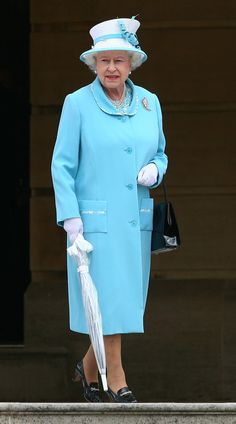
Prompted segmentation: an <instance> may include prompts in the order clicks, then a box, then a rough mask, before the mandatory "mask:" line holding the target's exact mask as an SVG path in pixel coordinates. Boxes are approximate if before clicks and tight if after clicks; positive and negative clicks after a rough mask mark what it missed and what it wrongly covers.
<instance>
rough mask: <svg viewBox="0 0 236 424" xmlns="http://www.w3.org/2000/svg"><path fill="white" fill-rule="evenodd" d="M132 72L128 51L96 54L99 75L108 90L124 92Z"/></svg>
mask: <svg viewBox="0 0 236 424" xmlns="http://www.w3.org/2000/svg"><path fill="white" fill-rule="evenodd" d="M130 70H131V62H130V58H129V55H128V52H126V51H122V50H120V51H105V52H99V53H97V54H96V71H97V75H98V78H99V79H100V82H101V84H102V85H103V87H105V88H106V89H107V90H111V89H122V90H123V88H124V83H125V81H126V80H127V78H128V75H129V73H130Z"/></svg>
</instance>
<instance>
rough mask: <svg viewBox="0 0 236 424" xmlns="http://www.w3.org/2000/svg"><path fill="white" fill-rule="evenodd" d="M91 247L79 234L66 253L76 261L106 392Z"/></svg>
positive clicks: (100, 326) (101, 334)
mask: <svg viewBox="0 0 236 424" xmlns="http://www.w3.org/2000/svg"><path fill="white" fill-rule="evenodd" d="M92 250H93V246H92V244H91V243H89V242H88V241H87V240H85V239H84V237H83V236H82V234H79V235H78V236H77V238H76V239H75V241H74V243H73V244H72V246H70V247H68V249H67V252H68V254H69V255H70V256H74V257H75V258H76V260H77V264H78V267H77V271H78V272H79V273H80V281H81V292H82V298H83V305H84V312H85V316H86V320H87V325H88V330H89V337H90V340H91V343H92V346H93V351H94V355H95V358H96V361H97V366H98V370H99V372H100V375H101V380H102V385H103V389H104V390H105V391H107V390H108V387H107V378H106V356H105V347H104V340H103V331H102V317H101V313H100V308H99V303H98V294H97V290H96V287H95V285H94V283H93V280H92V278H91V275H90V273H89V258H88V253H89V252H91V251H92Z"/></svg>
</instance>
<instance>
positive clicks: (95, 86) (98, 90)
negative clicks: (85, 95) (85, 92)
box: [90, 77, 139, 116]
mask: <svg viewBox="0 0 236 424" xmlns="http://www.w3.org/2000/svg"><path fill="white" fill-rule="evenodd" d="M126 83H127V84H129V86H130V87H131V89H132V100H131V104H130V107H129V109H128V112H127V113H125V115H129V116H132V115H135V114H136V113H137V111H138V105H139V98H138V95H137V90H136V88H135V85H134V84H133V83H132V81H131V80H130V79H127V81H126ZM90 88H91V91H92V94H93V97H94V100H95V102H96V103H97V105H98V106H99V107H100V109H101V110H102V111H103V112H105V113H108V114H109V115H124V114H123V113H121V112H119V111H117V110H116V109H115V108H114V106H113V105H112V103H111V102H110V101H109V99H108V98H107V96H106V94H105V93H104V90H103V88H102V85H101V83H100V80H99V78H98V77H97V78H96V79H95V80H94V81H93V82H92V84H90Z"/></svg>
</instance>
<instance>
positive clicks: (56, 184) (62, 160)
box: [51, 94, 80, 226]
mask: <svg viewBox="0 0 236 424" xmlns="http://www.w3.org/2000/svg"><path fill="white" fill-rule="evenodd" d="M79 147H80V114H79V110H78V107H77V106H76V104H75V100H74V98H73V97H72V96H71V95H70V94H69V95H68V96H66V98H65V101H64V104H63V108H62V113H61V117H60V122H59V126H58V132H57V138H56V143H55V146H54V150H53V155H52V163H51V173H52V181H53V188H54V193H55V203H56V215H57V224H58V225H60V226H63V223H64V220H65V219H68V218H75V217H80V213H79V205H78V201H77V198H76V192H75V177H76V174H77V171H78V164H79Z"/></svg>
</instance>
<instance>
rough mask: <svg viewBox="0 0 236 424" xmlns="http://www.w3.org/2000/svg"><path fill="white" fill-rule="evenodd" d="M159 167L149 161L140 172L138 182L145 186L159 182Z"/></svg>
mask: <svg viewBox="0 0 236 424" xmlns="http://www.w3.org/2000/svg"><path fill="white" fill-rule="evenodd" d="M157 176H158V169H157V167H156V165H155V163H149V164H148V165H146V166H144V167H143V168H142V169H141V170H140V171H139V173H138V184H140V185H143V186H147V187H148V186H152V185H153V184H155V183H156V182H157Z"/></svg>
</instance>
